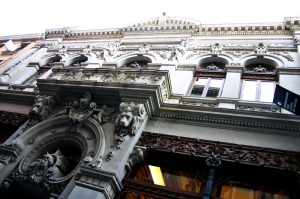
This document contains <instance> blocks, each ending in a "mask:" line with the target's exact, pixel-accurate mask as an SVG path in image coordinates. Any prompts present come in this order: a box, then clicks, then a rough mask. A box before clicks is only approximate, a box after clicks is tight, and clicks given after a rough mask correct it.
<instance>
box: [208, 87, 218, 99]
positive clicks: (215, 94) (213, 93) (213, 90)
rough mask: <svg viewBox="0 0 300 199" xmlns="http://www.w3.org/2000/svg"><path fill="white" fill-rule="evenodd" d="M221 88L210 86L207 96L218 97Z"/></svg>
mask: <svg viewBox="0 0 300 199" xmlns="http://www.w3.org/2000/svg"><path fill="white" fill-rule="evenodd" d="M219 90H220V89H219V88H209V89H208V90H207V94H206V97H218V96H219V95H218V94H219Z"/></svg>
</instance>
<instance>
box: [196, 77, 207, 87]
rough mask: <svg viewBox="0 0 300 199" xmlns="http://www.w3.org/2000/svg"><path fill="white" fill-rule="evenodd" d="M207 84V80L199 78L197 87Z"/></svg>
mask: <svg viewBox="0 0 300 199" xmlns="http://www.w3.org/2000/svg"><path fill="white" fill-rule="evenodd" d="M206 82H207V79H200V78H198V80H197V81H196V82H195V85H201V86H205V84H206Z"/></svg>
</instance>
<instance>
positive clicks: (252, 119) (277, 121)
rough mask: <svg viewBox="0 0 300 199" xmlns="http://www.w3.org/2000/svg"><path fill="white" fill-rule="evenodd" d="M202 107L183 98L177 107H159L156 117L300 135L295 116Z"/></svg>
mask: <svg viewBox="0 0 300 199" xmlns="http://www.w3.org/2000/svg"><path fill="white" fill-rule="evenodd" d="M189 102H190V103H189ZM198 103H201V101H198ZM205 104H207V106H206V107H205V106H200V105H199V106H197V104H195V103H193V100H187V99H186V98H185V104H181V105H180V106H178V105H173V104H164V106H162V107H160V109H159V112H158V114H157V117H160V118H166V119H169V120H174V122H183V123H188V122H190V123H191V124H197V125H204V126H211V127H218V128H224V129H232V128H234V129H237V130H242V131H252V132H258V133H271V134H279V135H289V136H297V137H299V136H300V122H299V118H298V116H295V115H286V114H279V113H271V112H264V111H261V112H258V111H250V110H238V109H222V108H213V107H212V106H211V105H210V103H207V102H206V103H205ZM191 107H192V108H191ZM257 118H259V119H257Z"/></svg>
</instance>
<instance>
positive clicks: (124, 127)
mask: <svg viewBox="0 0 300 199" xmlns="http://www.w3.org/2000/svg"><path fill="white" fill-rule="evenodd" d="M146 115H147V112H146V109H145V107H144V105H143V104H135V103H133V102H131V103H125V102H122V103H121V104H120V106H119V114H118V115H117V118H116V120H115V133H116V135H115V140H114V144H113V145H112V146H111V147H112V148H113V151H110V152H109V153H108V154H107V157H106V160H107V161H110V160H111V159H112V157H113V156H114V155H115V153H114V150H115V149H121V143H122V142H124V141H125V138H126V137H127V136H134V135H135V134H136V133H137V132H138V130H139V129H140V127H141V125H142V123H143V122H144V119H145V117H146Z"/></svg>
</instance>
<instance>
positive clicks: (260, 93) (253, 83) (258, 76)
mask: <svg viewBox="0 0 300 199" xmlns="http://www.w3.org/2000/svg"><path fill="white" fill-rule="evenodd" d="M277 67H278V64H277V63H276V62H275V61H274V60H271V59H266V58H252V59H249V60H246V61H245V67H244V72H243V75H242V87H241V96H240V99H241V100H246V101H262V102H272V100H273V95H274V91H275V86H276V82H277V75H276V68H277Z"/></svg>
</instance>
